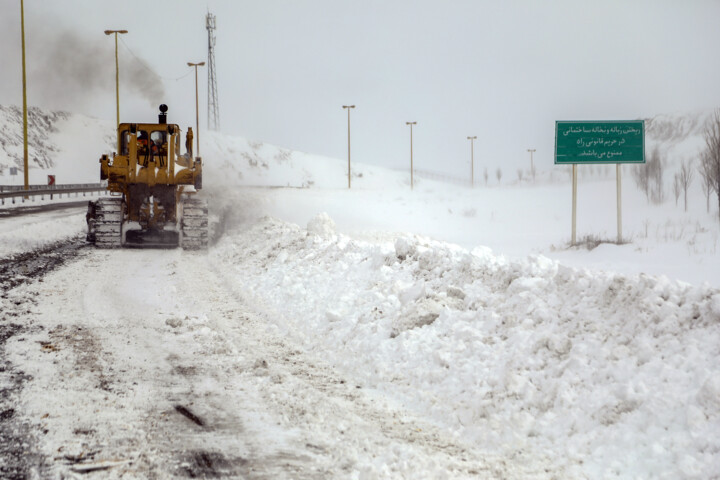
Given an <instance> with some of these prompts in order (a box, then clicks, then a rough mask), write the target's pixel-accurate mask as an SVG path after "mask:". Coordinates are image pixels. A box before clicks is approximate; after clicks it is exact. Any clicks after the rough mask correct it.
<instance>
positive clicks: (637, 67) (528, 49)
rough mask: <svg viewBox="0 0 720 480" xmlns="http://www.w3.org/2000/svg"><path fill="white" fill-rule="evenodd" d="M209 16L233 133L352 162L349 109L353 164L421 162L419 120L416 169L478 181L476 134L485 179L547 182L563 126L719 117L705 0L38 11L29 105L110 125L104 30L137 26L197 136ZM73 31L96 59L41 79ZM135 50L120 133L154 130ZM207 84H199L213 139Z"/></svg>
mask: <svg viewBox="0 0 720 480" xmlns="http://www.w3.org/2000/svg"><path fill="white" fill-rule="evenodd" d="M96 5H102V7H97V6H96ZM0 7H1V8H2V12H3V16H2V20H1V22H2V26H3V31H2V33H0V35H1V36H2V41H3V45H4V46H5V47H4V48H3V50H2V56H3V58H2V60H3V65H4V68H3V69H2V70H1V71H0V85H2V86H3V88H2V89H0V102H1V103H3V104H11V103H15V104H20V103H21V90H20V73H19V50H20V45H19V29H18V27H17V24H18V21H19V7H18V3H17V2H15V1H10V0H0ZM207 9H209V10H210V11H211V12H213V13H215V14H216V15H217V27H218V30H217V53H216V55H217V58H216V59H217V72H218V88H219V98H220V107H221V110H220V114H221V125H222V130H223V131H224V132H226V133H231V134H239V135H243V136H245V137H247V138H254V139H259V140H263V141H266V142H269V143H273V144H277V145H284V146H286V147H288V148H292V149H293V150H299V151H305V152H313V153H317V154H322V155H327V156H332V157H336V158H342V157H344V156H345V155H346V149H347V117H346V114H345V112H344V111H343V110H342V108H341V106H342V105H344V104H349V103H352V104H356V105H357V108H356V109H355V110H354V111H353V113H352V147H353V151H352V155H353V158H354V159H356V160H357V161H358V162H362V163H367V164H375V165H384V166H391V167H400V166H402V167H405V166H406V164H408V163H409V143H410V139H409V131H408V128H407V126H406V125H405V122H406V121H417V122H418V124H417V126H416V127H415V132H414V133H415V135H414V157H415V158H414V160H415V165H416V167H417V168H420V169H426V170H436V171H444V172H447V173H448V174H450V175H453V176H456V177H463V178H467V177H468V175H469V171H470V165H469V162H470V158H469V157H470V148H469V144H468V141H467V139H466V137H467V136H468V135H477V136H478V140H477V142H476V144H475V161H476V169H475V171H476V174H477V172H482V169H483V168H485V167H487V168H488V169H489V170H490V171H494V170H495V169H496V168H498V167H502V168H505V169H506V171H514V170H515V169H517V168H518V167H519V166H526V165H527V164H529V155H528V153H527V149H528V148H536V149H537V152H536V154H535V161H536V163H537V165H538V166H539V167H540V168H549V166H550V165H551V164H552V161H553V135H554V121H555V120H563V119H565V120H568V119H635V118H648V117H651V116H654V115H656V114H658V113H672V112H689V111H696V110H706V109H708V108H714V107H716V106H718V105H720V93H718V90H717V88H716V85H717V84H718V82H719V81H720V65H719V64H718V62H717V61H716V58H715V57H716V53H715V46H716V45H718V44H720V30H718V29H717V28H716V25H715V21H714V19H716V18H718V16H720V3H718V2H715V1H709V0H707V1H694V2H676V1H649V0H646V1H635V2H626V1H620V0H613V1H608V2H589V1H580V2H577V1H569V0H562V1H553V2H530V1H517V0H516V1H508V2H491V1H469V0H456V1H453V2H439V1H409V0H403V1H391V2H386V1H377V0H372V1H367V2H352V1H349V0H341V1H334V0H333V1H331V0H306V1H301V2H291V1H283V0H269V1H264V2H243V3H238V2H229V1H209V2H206V3H197V2H190V1H181V2H175V1H172V2H171V1H167V0H165V1H156V2H152V3H148V2H133V1H131V2H124V3H114V2H100V3H93V8H90V7H89V4H88V3H87V2H81V1H78V0H73V1H64V2H52V3H47V2H45V3H42V4H40V3H34V2H27V4H26V25H27V37H28V38H27V43H28V62H29V64H31V65H34V67H33V68H32V69H31V72H30V73H31V75H30V76H29V78H28V90H29V102H30V103H31V104H35V105H40V106H49V107H52V108H56V109H57V108H60V109H65V110H69V111H82V112H84V113H86V114H89V115H93V116H98V117H100V118H105V119H114V116H115V104H114V62H113V60H114V59H113V55H112V46H113V40H112V37H106V36H105V35H104V34H103V33H102V32H103V30H105V29H107V28H126V29H128V30H129V31H130V33H129V34H128V35H125V36H124V37H123V42H124V43H125V44H126V45H127V46H128V47H129V48H130V49H131V51H132V52H133V54H135V55H136V56H137V57H138V58H140V59H142V61H143V62H145V63H147V65H148V66H149V67H150V68H151V69H152V70H154V71H155V72H157V74H158V75H159V76H160V77H162V78H161V79H160V78H156V79H155V83H157V82H162V85H163V86H164V87H165V95H162V101H164V103H167V104H168V105H170V114H171V116H172V117H173V118H174V120H176V121H177V122H178V123H182V124H194V116H195V115H194V114H195V111H194V98H193V97H194V77H193V75H192V74H190V75H187V76H184V75H186V74H187V73H189V71H188V67H186V62H197V61H202V60H205V59H206V58H205V57H206V52H207V32H206V30H205V20H204V15H205V13H206V11H207ZM68 31H70V32H72V34H73V36H74V37H75V38H77V39H79V40H80V43H81V45H82V44H84V48H83V47H82V46H81V47H79V48H77V52H75V51H73V50H75V48H76V45H77V44H72V45H73V46H72V48H71V44H68V45H67V47H66V48H65V49H66V50H71V51H70V52H65V53H68V55H67V57H68V58H69V59H70V60H67V61H65V62H64V65H65V66H64V67H63V68H57V67H53V66H52V65H51V64H47V65H46V64H42V63H41V64H38V61H39V59H44V58H47V54H48V52H52V51H54V50H56V49H57V46H58V45H60V46H62V45H63V44H64V42H63V40H62V39H63V38H64V36H63V35H65V34H66V33H67V32H68ZM125 44H122V43H121V45H120V58H121V84H122V85H121V95H122V98H123V101H122V106H121V117H122V118H123V119H130V118H134V119H138V118H142V119H152V118H154V112H150V113H148V105H149V104H150V103H153V102H154V100H155V98H158V97H159V96H154V95H149V96H150V97H151V98H147V97H148V95H147V93H148V91H145V92H144V93H143V92H142V91H140V90H138V89H136V88H132V85H133V83H132V79H133V78H134V77H135V76H137V74H138V73H139V72H140V70H144V69H142V68H141V69H139V70H137V71H136V75H135V76H134V75H130V69H131V68H132V66H133V65H134V64H136V62H137V60H136V59H135V57H133V54H131V53H130V51H128V49H127V48H126V47H125ZM61 51H62V49H61ZM89 51H95V52H96V53H95V54H96V55H97V57H98V58H97V59H95V60H96V61H94V63H93V65H94V66H93V68H91V69H89V71H87V72H85V71H83V73H82V75H83V76H93V77H97V78H98V79H102V80H101V81H102V82H103V85H104V86H103V87H102V88H96V89H93V88H84V87H81V86H80V85H75V84H74V80H73V79H74V78H75V77H76V75H77V73H78V72H77V71H74V70H73V68H72V65H73V64H72V63H69V64H68V63H67V62H71V59H72V57H73V55H74V56H75V58H76V60H77V61H78V62H79V63H80V64H82V63H83V62H85V61H86V59H83V57H84V56H86V55H88V52H89ZM12 65H14V66H16V67H17V68H13V67H11V66H12ZM95 65H96V66H95ZM103 66H104V67H103ZM146 73H148V72H146ZM205 75H206V70H204V69H201V71H200V82H199V84H200V85H199V86H200V92H201V94H200V97H201V98H200V102H201V103H200V112H201V130H202V129H204V126H205V122H206V101H205V98H206V96H205V93H206V85H207V82H206V77H205ZM183 76H184V77H183ZM181 77H182V78H181ZM98 81H100V80H98ZM151 83H152V82H151ZM58 85H63V87H58ZM148 88H150V90H152V88H154V87H148ZM154 103H157V102H154Z"/></svg>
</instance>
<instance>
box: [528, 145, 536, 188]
mask: <svg viewBox="0 0 720 480" xmlns="http://www.w3.org/2000/svg"><path fill="white" fill-rule="evenodd" d="M528 152H530V173H531V174H532V177H533V182H534V181H535V165H533V153H535V149H534V148H528Z"/></svg>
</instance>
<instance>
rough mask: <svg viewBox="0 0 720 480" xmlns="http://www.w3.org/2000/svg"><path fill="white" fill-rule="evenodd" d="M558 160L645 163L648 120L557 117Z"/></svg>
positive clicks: (558, 162)
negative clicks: (571, 119)
mask: <svg viewBox="0 0 720 480" xmlns="http://www.w3.org/2000/svg"><path fill="white" fill-rule="evenodd" d="M555 163H556V164H573V163H602V164H604V163H645V121H644V120H634V121H621V122H605V121H597V122H565V121H557V122H555Z"/></svg>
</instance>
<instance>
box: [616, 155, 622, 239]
mask: <svg viewBox="0 0 720 480" xmlns="http://www.w3.org/2000/svg"><path fill="white" fill-rule="evenodd" d="M615 166H616V172H617V173H616V176H617V243H618V245H619V244H621V243H622V179H621V177H620V164H619V163H618V164H616V165H615Z"/></svg>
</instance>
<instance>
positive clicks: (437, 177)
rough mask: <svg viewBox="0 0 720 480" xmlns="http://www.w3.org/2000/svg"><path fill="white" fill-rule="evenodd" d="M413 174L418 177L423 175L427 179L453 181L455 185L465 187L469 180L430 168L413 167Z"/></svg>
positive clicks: (467, 185) (468, 184)
mask: <svg viewBox="0 0 720 480" xmlns="http://www.w3.org/2000/svg"><path fill="white" fill-rule="evenodd" d="M414 172H415V175H417V176H418V177H423V178H426V179H428V180H437V181H440V182H445V183H454V184H456V185H462V186H465V187H469V186H470V184H471V182H470V179H469V178H458V177H452V176H450V175H446V174H444V173H439V172H432V171H430V170H420V169H418V168H416V169H414Z"/></svg>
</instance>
